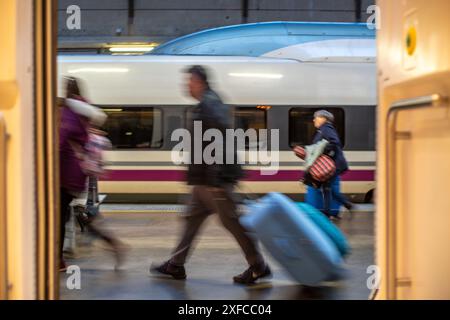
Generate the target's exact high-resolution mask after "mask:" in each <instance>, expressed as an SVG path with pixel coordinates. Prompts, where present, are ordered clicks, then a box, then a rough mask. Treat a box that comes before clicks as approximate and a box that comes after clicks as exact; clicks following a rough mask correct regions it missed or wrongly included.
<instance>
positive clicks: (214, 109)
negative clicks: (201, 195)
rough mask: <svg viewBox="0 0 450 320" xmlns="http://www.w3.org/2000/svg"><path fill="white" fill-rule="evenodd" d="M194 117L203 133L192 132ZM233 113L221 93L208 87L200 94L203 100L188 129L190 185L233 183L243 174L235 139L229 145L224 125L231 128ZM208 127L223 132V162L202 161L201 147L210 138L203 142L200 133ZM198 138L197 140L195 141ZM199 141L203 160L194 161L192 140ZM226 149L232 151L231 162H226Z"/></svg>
mask: <svg viewBox="0 0 450 320" xmlns="http://www.w3.org/2000/svg"><path fill="white" fill-rule="evenodd" d="M194 121H201V124H202V136H201V137H195V136H194ZM232 127H233V126H232V117H231V111H230V108H229V107H228V106H227V105H225V104H224V103H223V102H222V100H221V99H220V97H219V96H218V95H217V94H216V93H215V92H214V91H213V90H211V89H207V90H206V91H205V93H204V94H203V97H202V100H201V101H200V103H199V104H198V105H197V106H196V107H195V108H194V110H193V112H192V121H191V123H190V124H189V130H190V133H191V139H192V140H191V163H190V164H189V167H188V172H187V182H188V184H189V185H207V186H211V187H224V186H226V185H230V184H236V183H237V182H238V180H240V179H241V178H242V177H243V170H242V167H241V165H239V164H238V163H237V152H236V147H235V146H236V143H235V144H234V146H233V147H232V148H227V146H226V143H225V142H226V129H232ZM208 129H217V130H219V131H220V132H221V133H222V136H223V141H220V143H221V144H222V145H223V159H222V164H218V163H216V164H211V165H208V164H206V163H205V162H204V159H203V151H204V149H205V147H206V146H208V145H209V144H210V143H212V142H211V141H206V142H202V137H203V134H204V132H205V131H206V130H208ZM195 138H197V141H194V140H195ZM196 143H197V144H201V145H202V155H201V159H202V161H201V162H202V163H201V164H195V163H194V151H195V147H194V144H196ZM228 152H232V153H233V159H234V161H233V163H232V164H226V156H227V153H228Z"/></svg>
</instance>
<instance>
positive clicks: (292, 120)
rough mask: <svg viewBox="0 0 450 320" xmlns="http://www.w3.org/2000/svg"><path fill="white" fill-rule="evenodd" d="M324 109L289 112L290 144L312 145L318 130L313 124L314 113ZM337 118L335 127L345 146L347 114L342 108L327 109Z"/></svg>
mask: <svg viewBox="0 0 450 320" xmlns="http://www.w3.org/2000/svg"><path fill="white" fill-rule="evenodd" d="M322 109H324V108H292V109H291V110H290V111H289V143H290V145H291V147H292V146H295V145H309V144H311V143H312V140H313V138H314V134H315V133H316V128H315V127H314V124H313V118H314V113H315V112H316V111H318V110H322ZM325 109H326V110H328V111H329V112H331V113H332V114H333V115H334V117H335V122H334V126H335V128H336V130H337V132H338V135H339V138H340V139H341V142H342V145H343V146H344V145H345V112H344V109H341V108H325Z"/></svg>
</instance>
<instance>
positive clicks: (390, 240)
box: [386, 94, 447, 300]
mask: <svg viewBox="0 0 450 320" xmlns="http://www.w3.org/2000/svg"><path fill="white" fill-rule="evenodd" d="M446 101H447V97H444V96H442V95H440V94H432V95H429V96H422V97H416V98H412V99H405V100H400V101H397V102H395V103H394V104H392V105H391V107H390V109H389V112H388V115H387V136H386V138H387V152H386V164H387V168H386V275H387V279H386V292H387V296H386V297H387V299H389V300H390V299H396V298H397V281H398V280H399V279H398V278H397V261H396V255H397V237H396V228H397V219H396V213H395V210H396V205H397V202H396V200H397V198H396V196H397V195H396V182H397V181H396V152H397V150H396V140H397V133H398V132H397V130H396V125H397V116H398V114H399V113H400V112H401V111H406V110H413V109H419V108H430V107H436V106H441V105H443V104H444V103H445V102H446ZM401 136H403V137H405V136H407V135H401Z"/></svg>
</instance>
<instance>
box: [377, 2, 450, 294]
mask: <svg viewBox="0 0 450 320" xmlns="http://www.w3.org/2000/svg"><path fill="white" fill-rule="evenodd" d="M377 4H378V5H379V8H380V9H381V24H380V30H379V32H378V40H377V41H378V51H379V53H378V64H379V82H378V83H379V90H380V91H379V96H380V106H379V109H378V112H379V114H378V119H380V120H379V124H378V150H379V152H378V157H379V158H378V170H377V174H378V179H377V181H378V185H377V190H379V192H377V198H378V199H377V221H376V222H377V225H376V234H377V243H376V248H377V252H376V257H377V263H378V265H379V267H380V268H381V287H380V291H379V295H378V297H379V298H381V299H449V298H450V274H449V272H448V270H450V250H449V248H448V245H449V243H450V232H449V226H450V197H449V194H450V193H449V190H450V184H449V178H450V167H449V165H448V164H449V163H450V108H449V102H448V97H449V96H450V39H449V37H448V35H449V33H450V20H449V19H448V13H449V12H450V2H449V1H448V0H436V1H432V3H430V2H429V1H423V0H410V1H390V0H381V1H378V2H377Z"/></svg>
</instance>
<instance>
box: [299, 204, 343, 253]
mask: <svg viewBox="0 0 450 320" xmlns="http://www.w3.org/2000/svg"><path fill="white" fill-rule="evenodd" d="M297 206H298V208H299V209H300V210H301V211H303V212H304V213H305V214H306V215H307V216H308V217H309V218H310V219H311V220H312V221H313V222H314V223H315V224H316V225H317V226H318V227H319V228H320V230H322V231H323V232H324V233H325V234H326V235H327V236H328V238H330V240H331V241H332V242H333V243H334V244H335V245H336V248H337V249H338V251H339V252H340V254H341V255H342V256H346V255H348V254H349V253H350V245H349V244H348V242H347V239H346V238H345V236H344V234H343V233H342V232H341V230H339V228H338V227H336V226H335V225H334V224H333V223H332V222H331V221H330V219H328V218H327V217H326V216H325V215H324V214H323V213H322V212H320V211H319V210H318V209H316V208H314V207H313V206H311V205H309V204H307V203H301V202H300V203H297Z"/></svg>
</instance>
